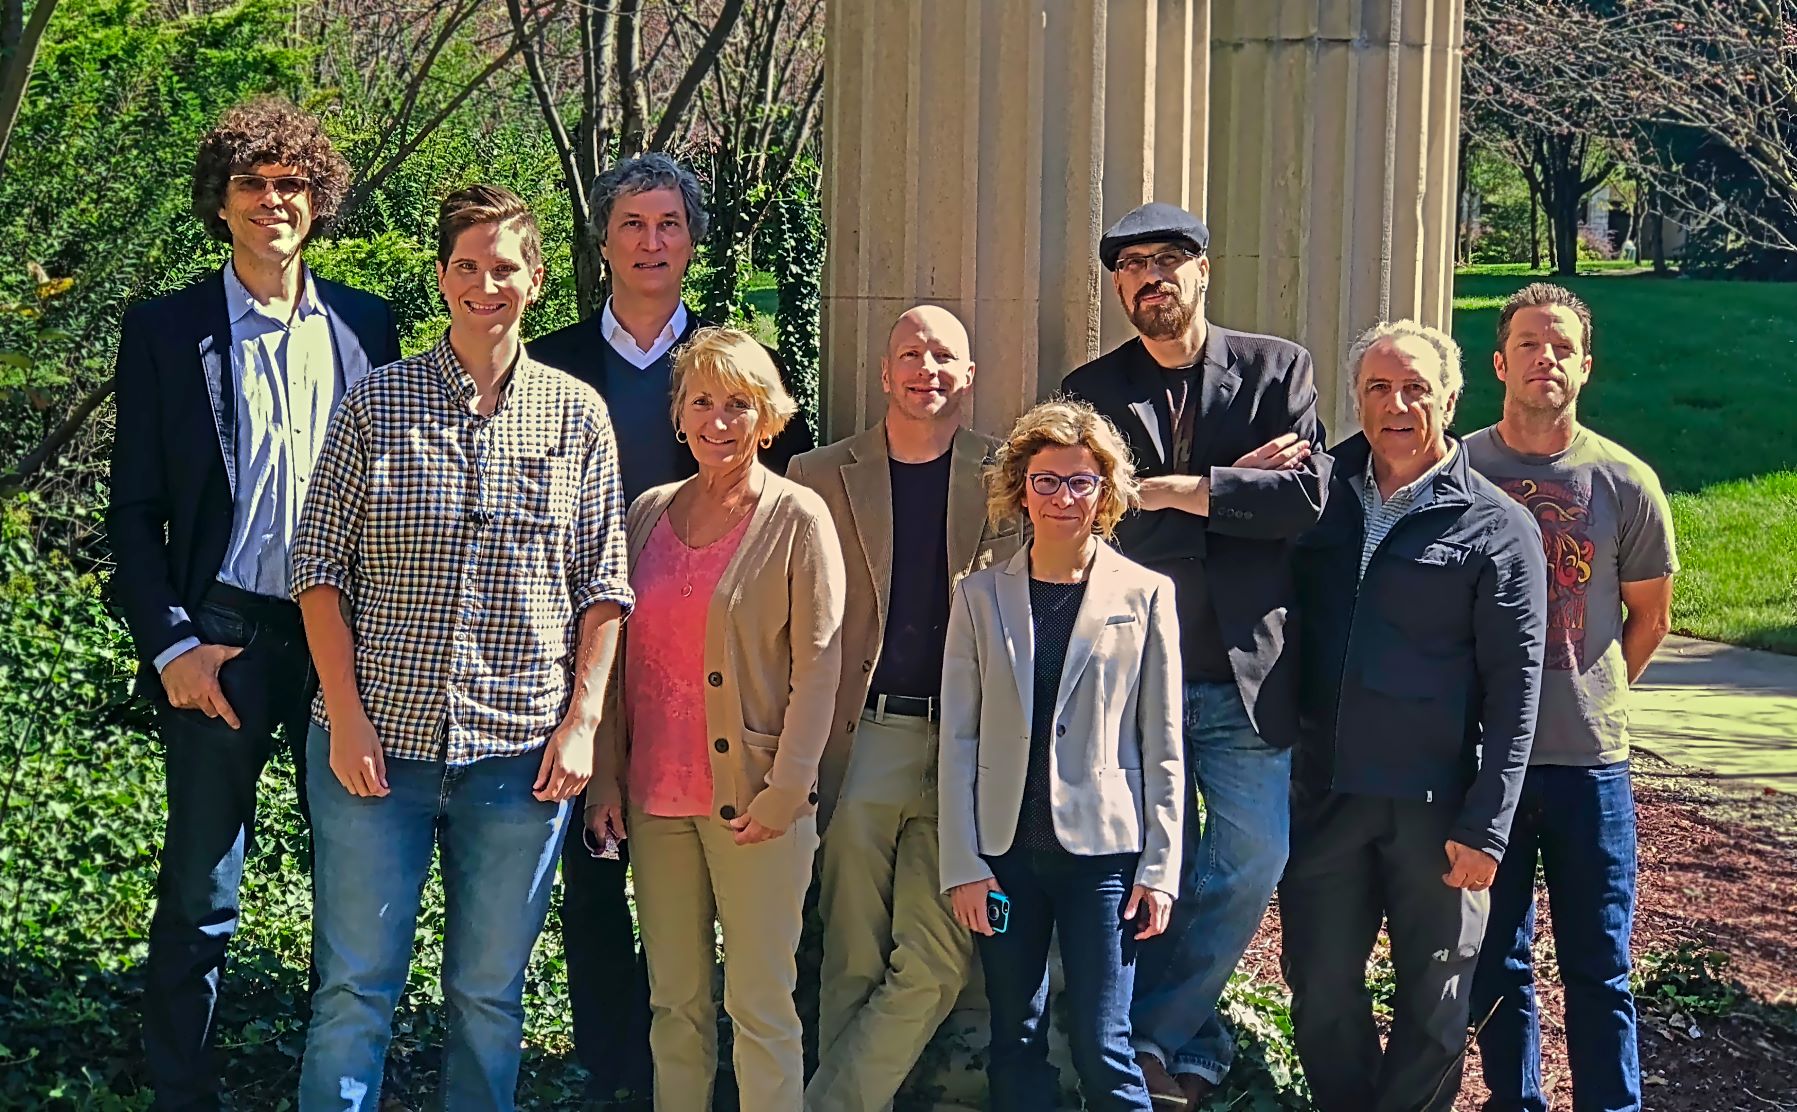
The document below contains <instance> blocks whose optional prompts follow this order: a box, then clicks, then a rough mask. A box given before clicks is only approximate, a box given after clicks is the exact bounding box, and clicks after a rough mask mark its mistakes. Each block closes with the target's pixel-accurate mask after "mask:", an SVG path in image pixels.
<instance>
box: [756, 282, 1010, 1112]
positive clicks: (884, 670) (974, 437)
mask: <svg viewBox="0 0 1797 1112" xmlns="http://www.w3.org/2000/svg"><path fill="white" fill-rule="evenodd" d="M973 375H974V363H973V345H972V344H971V343H970V342H969V340H968V338H967V330H966V328H965V327H963V326H962V324H961V322H960V321H959V320H957V319H956V318H955V315H954V314H953V313H951V312H949V311H948V310H947V309H942V308H938V307H936V306H933V305H920V306H918V307H916V308H914V309H911V310H909V311H907V312H906V313H904V314H903V315H902V316H900V317H899V319H898V321H897V322H896V323H894V324H893V326H892V332H891V334H890V335H889V336H888V337H887V342H886V354H885V355H884V356H882V357H881V359H880V387H881V389H883V390H884V391H885V392H886V416H885V419H884V420H882V421H881V422H880V423H879V424H877V425H875V426H874V427H873V428H870V429H868V430H867V431H866V432H862V433H858V434H856V435H854V436H851V437H849V438H848V439H846V440H842V441H839V442H837V443H835V444H832V445H830V446H829V447H827V448H819V449H817V450H816V451H812V452H807V453H805V454H804V455H802V456H799V457H797V458H795V459H794V460H793V461H792V463H791V465H790V466H789V467H788V468H787V474H788V475H789V476H790V477H791V478H793V479H796V480H798V481H799V482H801V483H804V484H805V485H806V486H809V487H811V488H812V489H814V490H816V491H817V492H818V493H819V494H821V495H823V497H824V501H825V503H827V504H828V505H829V507H830V513H831V516H832V517H833V518H835V521H836V532H837V534H838V535H839V536H840V537H841V539H842V547H843V557H844V562H845V563H846V564H847V566H848V570H849V590H848V606H847V610H846V611H845V615H844V618H845V620H844V622H843V630H844V636H845V637H846V638H848V639H849V643H848V644H845V646H844V650H843V656H842V683H841V685H840V687H839V688H838V689H837V695H836V704H837V710H836V718H835V726H834V730H835V736H834V737H833V738H832V739H831V741H830V744H829V747H828V748H827V749H826V750H825V753H824V762H823V765H822V767H821V769H820V770H819V771H820V783H819V794H820V795H821V797H822V799H821V808H822V810H821V812H820V814H821V816H822V818H823V820H824V821H826V822H827V823H828V828H827V829H826V830H825V832H824V839H823V861H822V868H821V875H820V888H819V905H818V910H819V913H820V914H821V916H822V919H823V929H824V939H823V942H824V961H823V969H822V973H821V984H820V987H819V1001H818V1057H819V1061H818V1069H817V1073H816V1074H815V1075H814V1076H813V1077H812V1079H811V1084H810V1085H809V1087H807V1089H806V1091H805V1105H806V1107H807V1108H809V1109H812V1110H813V1112H858V1110H865V1112H879V1110H880V1109H884V1108H886V1107H888V1106H889V1105H890V1104H891V1103H892V1097H893V1094H894V1093H896V1092H897V1091H898V1089H899V1086H900V1085H901V1084H903V1083H904V1080H905V1077H906V1075H907V1074H909V1073H910V1072H911V1067H912V1066H913V1065H914V1064H916V1062H917V1057H918V1055H919V1054H921V1053H922V1052H923V1048H924V1046H925V1044H926V1043H928V1042H929V1041H930V1037H931V1036H932V1035H933V1034H935V1032H936V1028H937V1026H938V1025H940V1024H941V1022H942V1020H943V1018H944V1017H945V1016H947V1015H948V1013H949V1010H950V1009H951V1008H953V1007H954V1003H955V999H956V998H957V997H958V996H959V995H960V993H961V989H962V987H963V986H964V985H965V984H966V981H967V974H968V970H969V968H970V966H971V964H972V961H973V936H972V935H971V934H969V933H968V932H967V931H966V930H965V929H964V928H962V927H961V926H960V925H959V924H958V923H956V922H955V917H954V912H953V911H952V909H951V908H950V907H949V903H948V900H947V899H946V898H945V897H943V896H942V895H941V888H942V886H941V884H940V883H938V877H937V873H938V867H937V857H938V853H937V835H936V750H937V739H936V723H937V721H938V700H937V697H938V695H939V694H940V693H941V686H942V648H943V641H944V639H945V637H946V635H947V629H948V609H949V596H950V592H951V589H952V586H953V584H954V583H955V582H956V581H957V580H959V579H960V578H961V577H962V576H963V575H966V574H967V573H968V572H970V571H974V570H976V569H978V568H982V567H985V566H987V565H988V564H990V563H992V562H993V561H994V560H997V559H1003V558H1004V557H1006V556H1009V555H1010V554H1011V553H1012V552H1014V551H1016V549H1017V546H1018V543H1019V540H1020V537H1021V534H1020V533H1019V532H1018V531H1016V530H1009V531H1003V532H1001V531H999V530H998V529H995V528H994V527H993V526H992V525H991V524H990V523H989V522H988V521H987V520H986V495H985V489H984V488H983V487H982V485H981V482H980V470H981V467H982V465H983V464H984V463H985V461H986V459H987V457H988V456H989V455H990V453H991V450H992V448H993V446H994V445H995V444H996V441H994V440H993V439H992V438H991V437H988V436H982V435H980V434H979V433H976V432H973V431H972V430H970V429H967V428H965V427H963V425H962V420H963V417H964V416H965V410H966V405H967V402H968V400H969V398H970V396H971V394H972V392H973Z"/></svg>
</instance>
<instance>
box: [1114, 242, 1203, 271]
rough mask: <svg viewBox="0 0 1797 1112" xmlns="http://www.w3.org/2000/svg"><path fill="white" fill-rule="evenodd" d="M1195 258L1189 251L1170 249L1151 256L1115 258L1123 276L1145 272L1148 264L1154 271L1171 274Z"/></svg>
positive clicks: (1122, 256)
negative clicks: (1151, 265)
mask: <svg viewBox="0 0 1797 1112" xmlns="http://www.w3.org/2000/svg"><path fill="white" fill-rule="evenodd" d="M1197 257H1198V256H1197V255H1195V254H1193V253H1192V252H1190V251H1183V250H1180V249H1179V248H1177V247H1172V248H1168V249H1167V250H1165V251H1156V252H1155V253H1154V254H1152V255H1120V256H1118V257H1117V269H1118V270H1121V271H1122V272H1123V273H1125V274H1140V273H1142V272H1143V271H1144V270H1147V269H1148V266H1149V264H1150V263H1152V264H1154V269H1155V270H1156V271H1158V272H1160V273H1162V274H1171V273H1173V272H1174V271H1176V270H1178V269H1179V268H1180V267H1182V266H1184V265H1185V264H1186V261H1187V260H1188V259H1195V258H1197Z"/></svg>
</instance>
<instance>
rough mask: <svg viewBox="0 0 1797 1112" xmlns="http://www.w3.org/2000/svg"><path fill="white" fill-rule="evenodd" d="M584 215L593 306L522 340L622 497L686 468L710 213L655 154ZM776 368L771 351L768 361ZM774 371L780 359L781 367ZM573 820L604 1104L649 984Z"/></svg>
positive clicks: (577, 981)
mask: <svg viewBox="0 0 1797 1112" xmlns="http://www.w3.org/2000/svg"><path fill="white" fill-rule="evenodd" d="M591 200H592V204H591V209H592V220H593V231H594V236H595V238H596V239H598V241H599V253H600V255H601V256H603V257H604V259H605V264H606V273H607V275H608V277H609V279H610V281H609V287H610V291H611V292H610V296H609V297H607V298H606V300H605V306H604V308H603V309H601V310H600V312H599V314H598V315H597V316H596V317H591V318H588V319H586V320H583V321H581V322H580V323H578V324H572V325H569V326H568V327H566V328H563V329H560V330H559V331H556V332H551V333H550V334H548V335H547V336H543V337H540V338H538V339H536V340H534V341H532V342H531V343H530V345H529V351H530V356H531V358H533V359H536V360H537V361H539V362H541V363H545V364H547V365H549V366H551V367H555V368H556V369H558V370H562V371H566V372H568V373H569V374H571V375H573V376H574V377H576V378H578V379H580V380H581V381H583V382H586V383H588V384H589V385H591V386H593V387H594V388H595V389H597V390H598V391H599V393H600V395H601V396H602V397H603V398H604V399H605V403H606V406H607V408H608V409H609V410H610V412H611V419H612V427H613V429H614V430H615V431H616V434H617V441H618V465H619V469H620V471H621V472H622V479H623V485H624V502H625V504H626V505H629V504H630V503H631V502H633V501H635V500H636V496H637V495H639V494H641V493H642V492H643V491H645V490H648V489H649V488H650V487H654V486H660V485H661V484H663V483H671V482H674V481H676V480H678V479H684V478H686V477H688V476H690V475H692V474H694V473H695V472H696V470H697V467H698V464H697V463H695V462H694V460H693V454H692V452H690V451H688V450H687V448H686V446H685V445H684V444H681V443H680V442H679V441H677V440H676V439H675V438H674V426H673V424H672V423H671V422H670V420H669V418H668V393H669V388H670V381H671V376H672V374H673V370H674V349H675V348H676V347H677V346H679V345H680V344H681V343H684V342H685V341H686V339H687V338H688V337H690V336H691V335H692V334H693V333H694V332H696V331H698V330H699V329H700V328H702V327H704V326H705V325H706V324H707V323H709V322H707V321H704V320H702V319H700V317H699V316H698V314H697V313H694V312H692V311H691V310H689V309H688V308H687V307H686V305H685V304H684V303H682V301H681V300H680V284H681V281H682V280H683V279H684V278H685V277H686V270H687V267H688V266H689V265H690V264H691V263H692V260H693V249H694V247H695V245H697V244H698V243H699V241H701V240H703V239H704V238H705V231H706V228H707V226H708V225H709V223H710V217H709V215H708V214H707V213H706V211H705V203H704V194H703V191H702V190H701V189H700V187H699V179H698V178H696V177H694V176H693V173H692V171H690V170H688V169H687V168H686V167H684V166H682V165H681V164H680V163H678V162H676V161H674V159H672V158H670V157H668V156H667V155H665V154H660V153H653V152H652V153H650V154H645V155H640V156H638V157H635V158H627V159H625V160H623V161H622V162H619V163H618V164H617V165H615V166H613V167H612V168H611V169H609V170H607V171H606V172H605V173H603V174H601V175H600V176H599V178H598V179H597V180H596V181H594V183H593V194H592V199H591ZM775 364H776V366H778V365H779V359H778V358H777V357H776V359H775ZM782 373H783V374H784V368H782ZM812 444H813V440H812V437H811V431H810V428H809V426H808V425H807V424H806V422H805V419H804V415H803V414H801V415H800V416H799V417H797V418H795V419H794V420H793V421H792V423H791V424H789V425H787V427H786V430H785V431H784V432H783V433H781V434H780V436H779V437H778V438H777V439H776V440H775V441H774V444H773V447H772V448H770V449H768V450H766V451H764V452H763V453H762V454H761V459H762V462H764V463H766V464H767V465H768V466H769V467H771V468H773V469H775V470H776V471H777V470H779V469H780V468H782V467H784V466H785V465H786V462H787V461H788V460H790V459H791V458H792V457H793V456H794V455H796V454H798V453H799V452H802V451H804V450H806V449H807V448H810V447H811V446H812ZM585 834H586V824H585V823H580V822H571V823H569V824H568V834H567V842H566V843H565V845H564V846H563V850H562V913H561V920H562V945H563V947H564V950H565V953H566V954H567V963H568V1001H569V1006H570V1010H571V1011H572V1012H573V1018H574V1053H575V1056H576V1057H578V1058H579V1059H580V1064H581V1065H582V1066H583V1067H584V1068H585V1069H586V1071H587V1073H588V1075H589V1077H590V1082H589V1086H588V1093H589V1096H591V1097H593V1098H596V1099H598V1100H600V1101H604V1102H610V1101H611V1100H613V1099H615V1098H618V1097H637V1096H641V1097H647V1095H648V1093H649V983H648V978H647V975H646V972H645V970H644V968H643V965H642V960H641V957H640V955H639V953H638V950H637V944H636V932H635V930H634V929H633V927H632V925H631V921H630V905H629V902H628V901H627V900H626V899H625V895H624V875H625V870H626V868H627V867H628V866H629V863H630V855H629V851H628V844H627V843H626V848H625V850H624V851H623V852H622V853H621V854H620V855H619V858H618V859H617V860H608V859H605V858H601V857H599V856H597V855H596V854H595V853H594V852H593V851H592V849H591V848H590V847H589V846H588V845H587V840H586V837H585Z"/></svg>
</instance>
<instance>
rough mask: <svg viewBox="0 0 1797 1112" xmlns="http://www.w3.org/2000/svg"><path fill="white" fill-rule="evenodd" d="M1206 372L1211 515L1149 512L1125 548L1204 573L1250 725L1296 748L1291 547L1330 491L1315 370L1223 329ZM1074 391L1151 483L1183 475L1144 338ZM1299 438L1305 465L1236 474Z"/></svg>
mask: <svg viewBox="0 0 1797 1112" xmlns="http://www.w3.org/2000/svg"><path fill="white" fill-rule="evenodd" d="M1203 365H1204V367H1205V373H1204V375H1203V377H1202V382H1201V384H1194V386H1195V388H1196V389H1198V390H1199V391H1200V394H1199V410H1198V415H1197V418H1196V421H1195V422H1194V425H1193V429H1192V447H1191V462H1190V466H1189V467H1188V468H1186V470H1187V471H1188V472H1189V473H1190V474H1194V475H1205V474H1208V475H1209V476H1210V481H1211V492H1210V516H1209V517H1208V518H1204V517H1198V516H1197V515H1195V514H1189V513H1186V512H1185V511H1183V510H1142V511H1138V512H1136V513H1132V514H1130V515H1128V516H1127V517H1125V518H1124V519H1123V521H1122V523H1121V524H1119V525H1118V527H1117V547H1118V548H1120V549H1122V550H1123V554H1124V555H1126V556H1128V557H1129V558H1130V559H1132V560H1134V561H1136V562H1137V563H1140V564H1144V565H1146V566H1147V567H1150V568H1152V569H1154V570H1155V571H1158V572H1162V573H1164V574H1167V575H1170V576H1172V577H1173V579H1174V581H1175V582H1178V581H1180V580H1181V579H1182V578H1183V575H1182V572H1183V571H1184V570H1185V569H1183V568H1182V567H1181V565H1182V564H1184V563H1185V562H1186V561H1192V560H1196V561H1199V562H1200V563H1201V564H1202V565H1203V569H1204V570H1203V574H1204V575H1205V577H1206V583H1207V584H1208V585H1209V588H1210V597H1211V601H1212V605H1213V606H1214V607H1215V610H1216V617H1217V625H1218V627H1219V628H1220V630H1221V632H1222V634H1223V644H1224V648H1225V649H1226V650H1227V652H1228V655H1229V664H1230V671H1231V672H1232V673H1233V675H1234V677H1235V681H1236V688H1237V690H1238V691H1240V692H1241V696H1242V703H1243V705H1244V706H1245V707H1246V708H1247V711H1248V719H1249V721H1250V722H1252V723H1253V724H1254V728H1255V731H1256V732H1257V733H1258V734H1259V735H1260V736H1261V739H1262V740H1263V741H1265V742H1266V743H1267V744H1268V745H1272V746H1277V747H1279V748H1286V747H1289V746H1291V745H1292V744H1293V743H1295V742H1296V741H1297V739H1298V723H1297V716H1296V714H1295V713H1294V708H1295V706H1296V703H1297V694H1298V668H1297V659H1296V653H1295V652H1290V651H1288V650H1287V639H1288V638H1287V631H1286V618H1287V611H1288V607H1289V606H1290V605H1291V602H1292V582H1291V547H1292V541H1293V540H1294V539H1295V538H1296V537H1297V536H1298V535H1299V534H1300V533H1302V532H1304V530H1306V529H1308V528H1309V527H1310V526H1312V525H1314V524H1316V521H1317V519H1318V518H1319V517H1320V516H1322V512H1323V498H1324V492H1325V491H1326V490H1327V488H1328V485H1329V470H1330V460H1329V457H1328V456H1325V455H1322V454H1321V452H1322V446H1323V435H1324V433H1323V422H1322V421H1321V420H1320V419H1319V418H1318V417H1317V404H1316V403H1317V389H1316V372H1315V368H1314V367H1313V366H1312V363H1311V358H1310V352H1308V351H1306V350H1305V349H1304V348H1303V347H1302V346H1301V345H1299V344H1296V343H1293V342H1292V341H1290V340H1282V339H1279V338H1278V337H1274V336H1261V335H1256V334H1253V333H1249V332H1237V331H1235V330H1234V329H1229V328H1221V327H1218V326H1217V325H1215V324H1210V325H1208V333H1207V336H1206V338H1205V348H1204V355H1203ZM1061 386H1062V389H1063V390H1065V391H1066V392H1067V393H1068V394H1071V395H1073V396H1074V397H1077V398H1080V399H1083V400H1084V401H1086V402H1088V403H1090V404H1091V405H1092V407H1093V408H1094V409H1096V410H1098V412H1099V413H1102V414H1103V415H1104V416H1106V417H1108V418H1110V419H1111V421H1112V422H1113V423H1114V424H1115V425H1116V426H1117V428H1118V431H1120V432H1122V433H1123V435H1124V437H1125V438H1126V439H1127V440H1128V441H1129V445H1130V451H1131V453H1132V455H1134V457H1135V465H1136V475H1137V476H1138V477H1140V478H1150V477H1152V476H1157V475H1171V474H1175V473H1177V472H1176V467H1175V463H1174V461H1172V460H1170V459H1169V458H1168V454H1169V452H1170V449H1171V445H1172V443H1173V435H1174V430H1173V427H1172V426H1173V414H1172V410H1171V406H1170V405H1169V403H1168V401H1167V388H1166V384H1165V382H1163V381H1162V380H1161V379H1160V377H1159V376H1158V374H1157V372H1156V370H1155V365H1154V361H1153V358H1152V357H1151V356H1150V355H1149V354H1148V353H1147V352H1146V351H1144V350H1143V349H1142V341H1141V339H1140V338H1139V337H1138V338H1135V339H1131V340H1129V341H1128V342H1126V343H1124V344H1121V345H1119V346H1118V347H1117V348H1116V349H1114V350H1112V351H1110V352H1108V353H1106V354H1104V355H1101V356H1099V357H1098V358H1097V359H1094V360H1092V361H1091V362H1090V363H1087V364H1086V365H1085V366H1083V367H1080V368H1078V369H1076V370H1075V371H1074V372H1073V373H1072V374H1070V375H1068V376H1067V377H1066V379H1065V380H1064V381H1063V382H1062V383H1061ZM1288 432H1295V433H1297V434H1298V435H1299V436H1300V437H1302V438H1304V439H1306V440H1308V441H1310V442H1311V444H1312V445H1313V446H1314V454H1313V455H1312V456H1311V457H1310V459H1309V461H1308V462H1306V463H1305V464H1304V465H1303V466H1302V467H1299V468H1297V469H1296V470H1292V471H1260V470H1255V469H1251V468H1238V467H1232V466H1229V465H1230V464H1233V463H1234V462H1235V461H1236V460H1238V459H1240V458H1241V457H1242V456H1244V455H1246V454H1247V453H1249V452H1251V451H1253V450H1254V449H1256V448H1258V447H1260V446H1261V445H1262V444H1265V443H1267V442H1268V441H1270V440H1272V439H1274V438H1275V437H1279V436H1283V435H1285V434H1286V433H1288Z"/></svg>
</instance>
